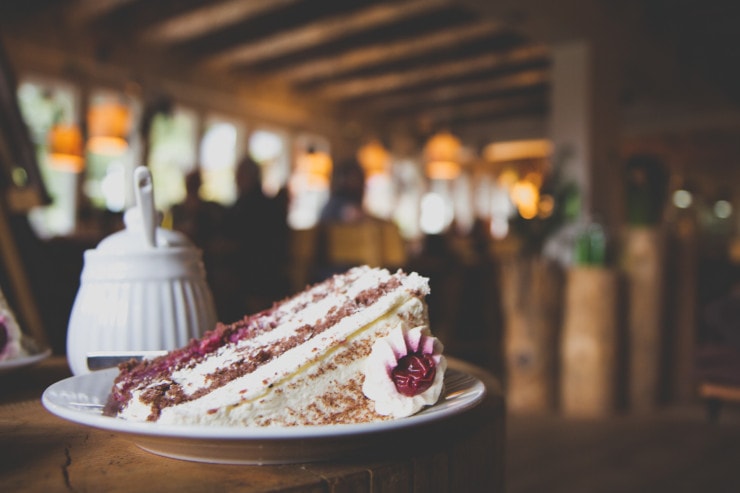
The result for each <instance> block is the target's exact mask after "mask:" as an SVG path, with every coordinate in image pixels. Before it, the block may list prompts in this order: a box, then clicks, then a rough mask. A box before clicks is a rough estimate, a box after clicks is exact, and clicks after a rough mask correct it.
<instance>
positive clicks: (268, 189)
mask: <svg viewBox="0 0 740 493" xmlns="http://www.w3.org/2000/svg"><path fill="white" fill-rule="evenodd" d="M249 155H250V156H251V157H252V159H254V160H255V161H256V162H257V163H259V165H260V167H261V168H262V189H263V190H264V192H265V194H266V195H268V196H270V197H274V196H275V195H277V194H278V192H280V190H281V189H282V188H284V187H285V186H286V185H287V183H288V177H289V175H290V156H289V154H288V144H287V137H286V136H285V135H284V134H283V133H280V132H275V131H272V130H266V129H258V130H255V131H254V132H252V134H251V135H250V136H249Z"/></svg>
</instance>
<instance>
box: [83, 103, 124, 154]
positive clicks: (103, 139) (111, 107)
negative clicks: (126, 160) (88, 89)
mask: <svg viewBox="0 0 740 493" xmlns="http://www.w3.org/2000/svg"><path fill="white" fill-rule="evenodd" d="M130 125H131V117H130V114H129V110H128V108H126V106H124V105H122V104H120V103H99V104H96V105H94V106H92V107H91V108H90V110H89V111H88V113H87V133H88V140H87V149H88V151H90V152H92V153H95V154H104V155H108V156H118V155H120V154H123V153H124V152H126V149H127V148H128V141H127V140H126V137H127V136H128V133H129V128H130Z"/></svg>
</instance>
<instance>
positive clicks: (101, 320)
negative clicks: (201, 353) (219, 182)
mask: <svg viewBox="0 0 740 493" xmlns="http://www.w3.org/2000/svg"><path fill="white" fill-rule="evenodd" d="M215 323H216V312H215V308H214V304H213V299H212V295H211V292H210V289H209V287H208V285H207V283H206V280H205V269H204V267H203V263H202V261H201V254H200V251H199V250H197V249H193V248H179V247H175V248H168V249H153V250H151V251H149V252H146V253H132V254H108V253H104V252H101V251H96V250H88V251H87V252H85V266H84V268H83V271H82V275H81V283H80V289H79V291H78V293H77V297H76V299H75V302H74V305H73V307H72V312H71V314H70V320H69V327H68V332H67V357H68V359H69V364H70V368H71V369H72V372H73V373H74V374H75V375H80V374H84V373H88V372H89V370H88V368H87V354H88V353H89V352H94V351H138V350H161V349H166V350H170V349H175V348H178V347H180V346H183V345H185V344H187V342H188V341H189V340H190V339H191V338H193V337H200V336H201V335H202V334H203V332H205V331H206V330H209V329H212V328H213V327H214V325H215Z"/></svg>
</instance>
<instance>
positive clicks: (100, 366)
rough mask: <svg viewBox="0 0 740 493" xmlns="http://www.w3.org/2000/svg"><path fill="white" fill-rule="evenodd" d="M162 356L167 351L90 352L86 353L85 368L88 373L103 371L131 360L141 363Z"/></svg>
mask: <svg viewBox="0 0 740 493" xmlns="http://www.w3.org/2000/svg"><path fill="white" fill-rule="evenodd" d="M163 354H167V351H92V352H89V353H87V368H88V369H89V370H90V371H96V370H105V369H106V368H113V367H116V366H118V365H119V364H120V363H125V362H126V361H128V360H131V359H135V360H136V361H141V360H143V359H151V358H156V357H157V356H162V355H163Z"/></svg>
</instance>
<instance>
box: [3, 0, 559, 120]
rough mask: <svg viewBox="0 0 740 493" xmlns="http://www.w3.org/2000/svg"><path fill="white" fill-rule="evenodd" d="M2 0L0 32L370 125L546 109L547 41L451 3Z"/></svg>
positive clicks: (501, 115) (478, 117) (435, 0)
mask: <svg viewBox="0 0 740 493" xmlns="http://www.w3.org/2000/svg"><path fill="white" fill-rule="evenodd" d="M1 4H2V6H0V27H1V26H2V24H3V21H2V20H1V19H5V22H4V23H5V25H6V26H7V27H9V28H13V29H16V30H17V29H18V27H17V26H18V25H19V24H21V25H22V24H23V23H26V24H28V25H32V26H33V29H38V26H40V25H44V23H45V25H49V26H52V27H51V29H54V30H60V29H63V30H64V32H65V33H66V36H68V37H70V38H71V37H73V38H75V40H77V41H76V42H77V45H78V46H79V45H80V44H81V43H85V45H86V46H88V47H90V49H91V50H93V55H94V56H95V57H97V58H98V59H105V60H111V61H115V60H116V59H117V58H120V59H122V60H123V59H126V60H127V63H136V62H137V57H138V58H139V61H142V62H143V60H144V59H148V60H150V61H151V60H152V59H153V58H156V59H160V60H163V62H162V63H163V64H164V63H166V64H168V65H170V66H179V67H181V68H183V69H185V68H187V69H188V70H192V71H200V72H202V73H207V74H210V76H211V77H213V78H221V77H223V78H228V79H230V80H237V81H240V82H241V83H243V84H244V86H245V87H247V88H248V87H250V86H253V87H261V88H264V87H274V88H280V89H281V90H285V91H289V92H291V93H292V94H295V95H297V97H298V98H303V99H309V100H311V101H314V102H316V103H319V104H321V105H324V107H327V108H329V107H331V108H333V110H334V111H336V112H338V114H341V115H353V116H356V117H358V118H361V119H365V120H370V121H375V122H388V121H393V122H396V123H398V122H402V123H406V124H409V125H417V126H419V125H420V126H422V127H424V128H439V127H445V128H451V127H454V126H455V125H459V124H469V123H471V122H484V121H488V120H491V119H500V118H510V117H513V116H519V115H527V116H529V115H544V114H546V112H547V107H548V87H549V52H548V49H547V47H545V46H544V45H542V44H540V43H537V42H533V41H532V40H530V39H527V38H526V37H524V36H523V35H522V34H521V33H517V32H516V31H515V30H513V29H511V28H508V27H507V26H506V25H505V24H503V23H501V22H498V21H495V20H491V19H488V18H486V17H483V16H481V14H480V12H478V11H476V10H475V9H473V8H471V7H470V6H464V5H462V4H460V2H455V1H451V0H405V1H377V0H375V1H372V0H352V1H345V2H337V1H328V0H247V1H245V0H157V1H151V0H56V1H55V0H24V1H22V2H20V1H15V0H10V1H5V2H2V3H1ZM3 10H4V11H3ZM59 37H63V35H62V36H60V35H59V34H57V39H58V38H59ZM67 42H69V39H67Z"/></svg>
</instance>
